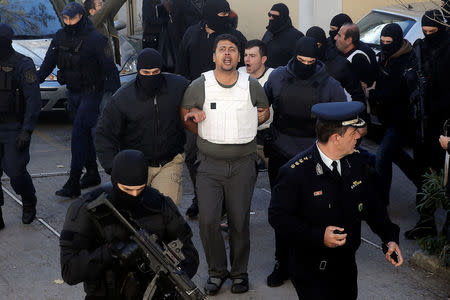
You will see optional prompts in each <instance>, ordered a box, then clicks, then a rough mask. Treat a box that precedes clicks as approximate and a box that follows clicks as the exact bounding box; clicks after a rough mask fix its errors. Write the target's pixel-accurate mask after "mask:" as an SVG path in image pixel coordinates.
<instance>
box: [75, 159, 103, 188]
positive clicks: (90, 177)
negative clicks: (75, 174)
mask: <svg viewBox="0 0 450 300" xmlns="http://www.w3.org/2000/svg"><path fill="white" fill-rule="evenodd" d="M101 182H102V179H101V178H100V174H99V173H98V169H97V163H96V162H94V163H93V164H90V165H89V166H86V173H85V174H84V175H83V177H81V180H80V188H81V189H87V188H89V187H91V186H96V185H99V184H100V183H101Z"/></svg>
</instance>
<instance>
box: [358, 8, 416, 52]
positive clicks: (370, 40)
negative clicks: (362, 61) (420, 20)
mask: <svg viewBox="0 0 450 300" xmlns="http://www.w3.org/2000/svg"><path fill="white" fill-rule="evenodd" d="M415 22H416V21H415V20H414V19H409V18H406V17H402V16H397V15H391V14H387V13H381V12H376V11H372V12H371V13H369V14H368V15H367V16H365V17H364V18H362V19H361V20H360V21H359V22H358V27H359V30H360V34H361V41H363V42H365V43H367V44H369V45H371V46H372V47H377V48H379V47H380V35H381V30H382V29H383V27H384V26H386V25H387V24H389V23H397V24H398V25H400V27H401V28H402V29H403V37H404V36H405V35H406V34H407V33H408V31H409V30H410V29H411V27H412V26H413V25H414V23H415Z"/></svg>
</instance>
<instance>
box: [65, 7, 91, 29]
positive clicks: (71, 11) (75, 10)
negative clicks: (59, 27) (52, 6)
mask: <svg viewBox="0 0 450 300" xmlns="http://www.w3.org/2000/svg"><path fill="white" fill-rule="evenodd" d="M61 14H62V15H66V16H68V17H70V18H73V17H75V16H76V15H77V14H80V15H81V16H82V17H81V19H80V21H78V23H77V24H74V25H66V24H64V31H65V32H67V33H70V34H76V33H77V32H79V31H80V30H81V29H82V28H84V26H85V25H86V22H87V19H86V16H85V12H84V9H83V6H81V4H80V3H77V2H69V3H67V5H66V6H65V7H64V9H63V10H62V12H61Z"/></svg>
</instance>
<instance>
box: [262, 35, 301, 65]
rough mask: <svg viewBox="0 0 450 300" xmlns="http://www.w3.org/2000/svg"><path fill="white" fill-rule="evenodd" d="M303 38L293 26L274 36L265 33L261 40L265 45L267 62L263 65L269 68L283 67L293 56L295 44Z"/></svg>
mask: <svg viewBox="0 0 450 300" xmlns="http://www.w3.org/2000/svg"><path fill="white" fill-rule="evenodd" d="M303 36H304V34H303V33H302V32H300V31H298V30H297V29H295V28H294V27H293V26H290V27H288V28H286V29H285V30H283V31H280V32H277V33H275V34H272V33H271V32H270V31H266V33H265V34H264V36H263V38H262V40H263V42H265V43H266V45H267V61H266V64H265V65H266V66H267V67H269V68H277V67H280V66H285V65H286V64H287V63H288V61H289V60H290V59H291V58H292V57H293V56H295V44H296V43H297V41H298V40H299V39H300V38H301V37H303Z"/></svg>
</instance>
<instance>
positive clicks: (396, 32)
mask: <svg viewBox="0 0 450 300" xmlns="http://www.w3.org/2000/svg"><path fill="white" fill-rule="evenodd" d="M381 36H386V37H391V38H392V43H390V44H387V45H385V44H383V43H381V40H380V47H381V52H382V53H383V55H384V57H385V58H388V57H391V56H392V55H393V54H394V53H395V52H397V51H398V50H399V49H400V48H401V47H402V44H403V30H402V28H401V27H400V25H398V24H397V23H391V24H387V25H386V26H384V27H383V30H381Z"/></svg>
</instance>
